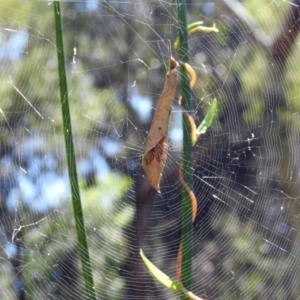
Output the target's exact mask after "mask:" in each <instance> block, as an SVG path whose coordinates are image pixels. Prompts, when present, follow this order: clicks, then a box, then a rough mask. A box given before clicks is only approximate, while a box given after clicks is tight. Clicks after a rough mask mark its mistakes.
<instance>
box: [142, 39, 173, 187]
mask: <svg viewBox="0 0 300 300" xmlns="http://www.w3.org/2000/svg"><path fill="white" fill-rule="evenodd" d="M168 47H169V48H168V49H169V70H168V72H167V75H166V81H165V85H164V89H163V92H162V94H161V96H160V99H159V102H158V105H157V108H156V111H155V113H154V117H153V120H152V124H151V127H150V131H149V134H148V138H147V142H146V147H145V152H144V156H143V160H142V166H143V169H144V170H145V173H146V176H147V179H148V181H149V183H150V184H151V185H152V186H153V187H154V188H155V189H156V190H157V191H158V192H159V191H160V189H159V184H160V179H161V175H162V171H163V169H164V166H165V163H166V158H167V152H168V125H169V118H170V113H171V105H172V100H173V98H174V94H175V90H176V85H177V77H178V71H177V67H178V63H177V61H176V60H175V59H174V58H173V57H172V53H171V43H170V41H168Z"/></svg>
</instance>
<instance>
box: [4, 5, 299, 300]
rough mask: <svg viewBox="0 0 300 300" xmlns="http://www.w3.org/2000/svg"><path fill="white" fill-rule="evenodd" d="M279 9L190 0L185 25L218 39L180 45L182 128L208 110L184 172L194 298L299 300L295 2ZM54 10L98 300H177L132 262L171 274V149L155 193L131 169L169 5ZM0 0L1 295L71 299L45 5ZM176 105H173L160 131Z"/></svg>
mask: <svg viewBox="0 0 300 300" xmlns="http://www.w3.org/2000/svg"><path fill="white" fill-rule="evenodd" d="M293 3H294V5H292V4H291V3H288V2H286V1H279V0H278V1H268V0H263V1H258V0H249V1H246V0H245V1H240V2H238V1H233V0H223V1H206V2H205V1H196V0H195V1H193V0H191V1H188V21H189V22H193V21H198V20H203V21H204V22H205V25H212V24H213V23H216V26H217V27H218V28H219V30H220V33H218V34H210V35H204V34H200V33H199V34H197V35H194V36H192V37H191V38H190V58H191V65H192V66H193V67H194V69H195V71H196V72H197V75H198V84H197V86H196V88H195V89H194V94H193V101H194V108H195V110H194V112H193V115H194V118H195V120H196V122H197V123H199V122H200V121H201V120H202V118H203V116H204V115H205V112H206V111H207V109H208V107H209V104H210V103H211V100H212V99H213V98H214V97H216V98H217V99H218V101H219V103H220V107H219V111H218V118H217V120H216V122H215V124H214V126H213V127H212V128H211V129H210V130H209V131H208V132H207V133H206V134H205V136H203V137H201V139H200V140H199V142H198V143H197V145H196V146H195V151H194V167H193V169H192V170H191V172H193V174H194V179H195V186H194V192H195V195H196V197H197V201H198V207H199V208H198V213H197V217H196V221H195V223H194V249H193V253H194V258H193V285H192V290H193V292H194V293H195V294H197V295H199V296H201V297H203V298H207V299H277V298H278V299H297V298H298V295H299V292H300V291H299V268H300V266H299V250H300V249H299V230H300V222H299V213H300V206H299V184H298V179H299V171H300V164H299V154H298V153H299V151H298V150H299V128H300V127H299V125H300V123H299V114H298V111H299V108H300V105H299V103H300V102H299V86H300V76H299V57H300V52H299V45H298V44H299V43H300V42H299V41H300V40H299V38H298V31H299V26H300V25H299V24H300V23H299V13H300V12H299V8H298V7H297V5H300V1H293ZM61 4H62V12H63V16H62V18H63V24H64V27H63V33H64V41H65V52H66V58H67V60H68V62H67V70H68V74H67V77H68V84H69V92H70V101H71V103H70V106H71V110H72V111H71V114H72V123H73V129H74V135H75V141H76V154H77V157H78V168H79V173H80V180H81V181H80V185H81V192H82V198H83V206H84V214H85V220H86V226H87V235H88V241H89V246H90V253H91V260H92V265H93V273H94V282H95V289H96V291H97V294H98V296H99V298H100V299H159V298H161V299H167V298H168V299H177V298H176V297H175V296H174V295H173V293H171V292H170V291H168V290H166V289H164V288H162V287H161V286H160V285H159V284H158V283H156V282H155V281H154V280H153V279H152V278H151V276H150V275H149V274H148V273H147V272H146V270H145V268H144V266H143V264H142V262H141V260H140V258H139V254H138V253H139V248H140V247H142V248H143V249H144V251H145V253H146V255H147V256H148V257H149V258H150V259H151V260H152V261H153V262H154V263H155V264H156V265H157V266H159V267H160V268H161V269H162V270H163V271H164V272H166V273H167V274H168V275H170V276H172V277H175V262H176V256H177V251H178V247H179V243H180V203H181V202H180V199H181V194H180V192H181V185H180V181H179V178H178V176H179V172H178V171H179V165H180V147H178V145H177V144H176V142H175V141H174V143H173V144H174V146H173V147H171V149H170V154H169V157H168V161H167V166H166V169H165V171H164V175H163V182H162V184H161V190H162V191H161V194H160V195H158V194H156V192H155V191H154V190H153V189H152V188H151V187H150V186H149V184H148V182H147V181H146V179H145V178H144V173H143V171H142V170H141V157H142V154H143V145H144V142H145V139H146V137H147V130H148V129H149V127H150V122H151V118H144V117H143V116H142V114H140V113H139V111H138V110H137V109H135V104H136V103H137V102H138V101H141V102H142V101H143V97H147V98H148V99H150V100H152V104H151V106H152V107H153V108H154V107H155V106H156V103H157V100H158V98H159V94H160V92H161V90H162V87H163V82H164V76H165V72H166V68H165V63H166V60H167V48H166V40H167V39H171V41H174V40H175V38H176V35H177V29H178V26H177V25H178V22H177V18H176V13H177V12H176V9H177V7H176V4H175V3H173V2H169V1H144V2H141V1H134V0H133V1H131V2H129V1H112V2H111V1H108V2H93V1H87V2H85V1H83V2H62V3H61ZM0 7H1V9H0V21H1V26H0V35H1V39H0V43H1V44H0V69H1V72H0V78H1V80H0V86H1V89H0V95H1V97H0V126H1V128H0V133H1V135H0V137H1V144H0V206H1V209H0V232H1V235H0V244H1V248H0V257H1V260H0V270H1V271H0V298H1V299H78V297H79V298H84V295H83V293H84V292H83V283H82V279H81V274H80V263H79V260H78V257H77V249H76V234H75V228H74V224H73V217H72V207H71V205H70V196H69V190H68V181H67V175H66V165H65V154H64V143H63V136H62V123H61V112H60V102H59V83H58V74H57V59H56V48H55V30H54V16H53V7H52V4H51V3H47V2H34V1H17V2H16V1H9V0H5V1H3V2H2V4H1V5H0ZM22 40H24V41H25V42H23V44H22ZM74 48H76V50H74ZM175 56H176V57H177V55H176V54H175ZM178 96H179V90H178V93H177V96H176V97H178ZM134 97H138V100H134ZM29 102H30V103H29ZM33 107H34V108H33ZM37 111H38V112H39V113H37ZM179 111H180V109H179V107H178V105H177V104H176V102H174V112H173V113H172V116H171V119H172V126H171V127H172V128H175V127H176V124H175V121H176V120H178V115H179V114H180V112H179ZM153 113H154V109H152V110H151V114H153ZM176 116H177V117H176ZM177 126H178V125H177ZM79 295H80V296H79Z"/></svg>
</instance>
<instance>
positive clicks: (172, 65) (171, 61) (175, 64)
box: [167, 40, 178, 71]
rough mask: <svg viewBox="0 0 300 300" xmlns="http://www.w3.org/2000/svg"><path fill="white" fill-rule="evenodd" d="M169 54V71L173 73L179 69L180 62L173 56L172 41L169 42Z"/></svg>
mask: <svg viewBox="0 0 300 300" xmlns="http://www.w3.org/2000/svg"><path fill="white" fill-rule="evenodd" d="M167 43H168V53H169V70H170V71H172V70H174V69H176V68H177V67H178V62H177V61H176V60H175V59H174V57H173V55H172V46H171V41H170V40H168V41H167Z"/></svg>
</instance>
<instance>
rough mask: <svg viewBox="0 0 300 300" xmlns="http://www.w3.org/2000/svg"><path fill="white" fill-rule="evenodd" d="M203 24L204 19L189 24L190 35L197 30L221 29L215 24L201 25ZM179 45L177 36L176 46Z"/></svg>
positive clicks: (213, 30)
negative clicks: (209, 25) (210, 25)
mask: <svg viewBox="0 0 300 300" xmlns="http://www.w3.org/2000/svg"><path fill="white" fill-rule="evenodd" d="M202 24H203V22H202V21H198V22H194V23H191V24H189V25H187V31H188V36H190V35H191V34H193V33H195V32H203V33H212V32H219V29H218V28H216V25H215V24H214V25H213V26H212V27H206V26H201V25H202ZM178 46H179V37H177V39H176V40H175V43H174V48H175V49H177V48H178Z"/></svg>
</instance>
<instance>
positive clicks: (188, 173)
mask: <svg viewBox="0 0 300 300" xmlns="http://www.w3.org/2000/svg"><path fill="white" fill-rule="evenodd" d="M177 4H178V10H177V15H178V22H179V35H178V37H179V46H178V52H179V56H180V60H181V61H182V62H184V63H188V62H189V48H188V33H187V20H186V2H185V0H177ZM180 72H181V95H182V106H183V108H184V110H185V111H187V112H190V111H191V110H192V104H191V89H190V83H189V78H188V75H187V71H186V69H185V67H184V66H183V65H181V69H180ZM182 160H183V165H182V170H183V176H184V180H185V182H186V183H187V185H188V186H189V187H190V189H191V190H193V174H192V161H193V149H192V141H191V135H190V125H189V120H188V117H187V116H186V114H183V153H182ZM181 210H182V224H181V226H182V235H181V240H182V265H181V274H182V283H183V285H184V287H185V288H186V289H190V287H191V277H192V229H193V227H192V206H191V201H190V197H189V194H188V191H187V189H185V188H183V189H182V208H181Z"/></svg>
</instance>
